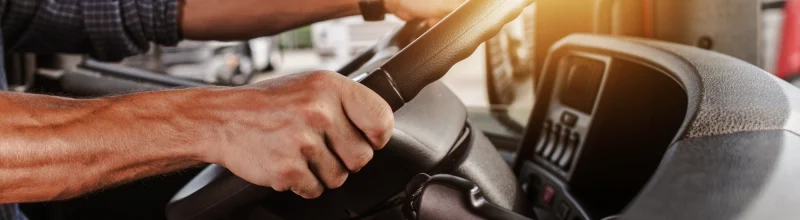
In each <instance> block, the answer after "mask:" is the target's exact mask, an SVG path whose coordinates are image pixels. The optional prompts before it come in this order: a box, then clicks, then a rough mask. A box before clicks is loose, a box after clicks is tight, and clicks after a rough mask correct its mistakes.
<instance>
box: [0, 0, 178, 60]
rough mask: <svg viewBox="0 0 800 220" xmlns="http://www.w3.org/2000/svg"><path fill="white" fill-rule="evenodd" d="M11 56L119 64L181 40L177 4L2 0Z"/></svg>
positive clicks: (161, 0) (171, 0) (160, 0)
mask: <svg viewBox="0 0 800 220" xmlns="http://www.w3.org/2000/svg"><path fill="white" fill-rule="evenodd" d="M0 3H1V4H2V5H0V7H2V9H0V10H2V11H0V14H2V21H0V25H1V26H0V27H2V32H3V41H4V44H5V45H6V47H7V48H8V49H9V50H10V51H20V52H22V51H24V52H36V53H54V52H61V53H86V54H89V55H91V56H92V57H94V58H96V59H99V60H106V61H118V60H121V59H122V58H125V57H127V56H131V55H135V54H139V53H144V52H146V51H147V50H148V49H149V43H150V42H155V43H157V44H162V45H169V46H171V45H175V44H177V43H178V42H179V41H180V40H181V36H180V28H179V27H178V25H179V24H178V18H177V16H178V15H177V13H178V0H0Z"/></svg>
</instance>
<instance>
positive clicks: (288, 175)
mask: <svg viewBox="0 0 800 220" xmlns="http://www.w3.org/2000/svg"><path fill="white" fill-rule="evenodd" d="M302 177H303V170H302V169H300V168H299V167H297V166H287V167H285V168H283V169H281V170H280V171H279V172H278V184H277V185H282V186H283V185H285V186H291V185H294V184H296V183H297V182H298V181H299V180H300V179H301V178H302Z"/></svg>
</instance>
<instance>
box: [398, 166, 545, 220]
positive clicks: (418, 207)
mask: <svg viewBox="0 0 800 220" xmlns="http://www.w3.org/2000/svg"><path fill="white" fill-rule="evenodd" d="M406 195H407V198H408V200H407V201H406V203H405V204H404V205H403V214H404V215H405V216H406V218H407V219H410V220H449V219H458V220H472V219H509V220H531V219H530V218H528V217H525V216H522V215H520V214H517V213H515V212H513V211H511V210H507V209H504V208H502V207H500V206H497V205H495V204H492V203H490V202H489V201H488V200H486V198H484V196H483V194H482V193H481V190H480V188H479V187H478V186H477V185H475V184H474V183H472V182H470V181H468V180H465V179H462V178H460V177H456V176H452V175H447V174H438V175H435V176H433V177H431V176H428V175H427V174H424V173H422V174H418V175H417V176H415V177H414V178H413V179H412V180H411V182H410V183H409V184H408V185H407V186H406Z"/></svg>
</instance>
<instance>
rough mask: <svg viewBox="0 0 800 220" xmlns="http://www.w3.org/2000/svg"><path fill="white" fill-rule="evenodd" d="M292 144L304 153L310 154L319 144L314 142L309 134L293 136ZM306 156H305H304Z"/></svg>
mask: <svg viewBox="0 0 800 220" xmlns="http://www.w3.org/2000/svg"><path fill="white" fill-rule="evenodd" d="M292 136H293V137H292V142H293V143H292V144H293V145H294V146H295V147H296V148H297V149H298V150H300V152H302V153H308V152H310V151H313V150H315V148H316V145H317V143H316V142H315V141H314V138H313V137H312V134H310V133H308V132H302V131H301V132H297V133H295V134H294V135H292ZM304 155H305V154H304Z"/></svg>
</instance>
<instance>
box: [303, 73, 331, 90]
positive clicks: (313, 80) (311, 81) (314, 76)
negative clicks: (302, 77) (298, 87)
mask: <svg viewBox="0 0 800 220" xmlns="http://www.w3.org/2000/svg"><path fill="white" fill-rule="evenodd" d="M337 75H338V74H337V73H335V72H331V71H324V70H321V71H314V72H309V73H307V74H306V82H307V83H308V85H309V86H310V87H312V88H314V89H325V88H328V87H329V86H331V85H332V83H333V82H335V81H338V77H336V76H337Z"/></svg>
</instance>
